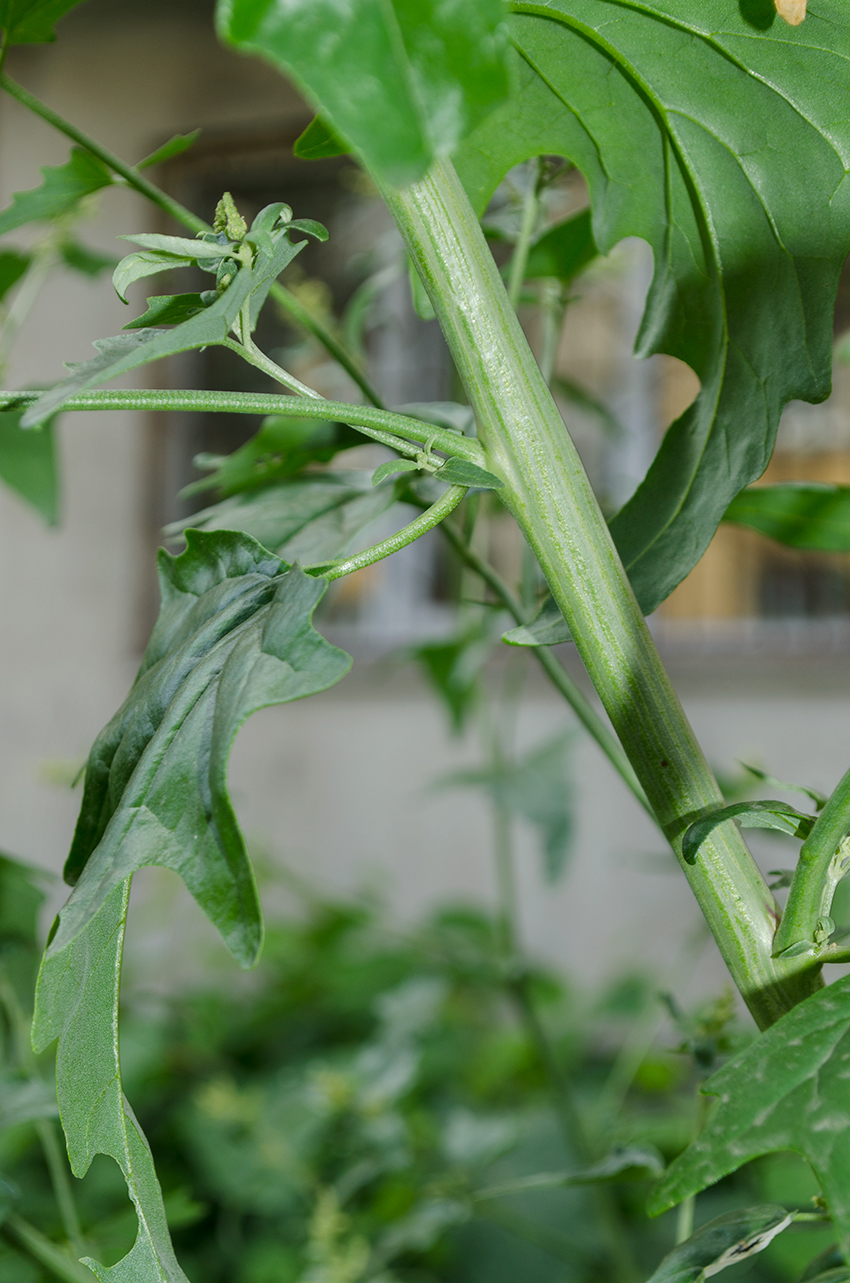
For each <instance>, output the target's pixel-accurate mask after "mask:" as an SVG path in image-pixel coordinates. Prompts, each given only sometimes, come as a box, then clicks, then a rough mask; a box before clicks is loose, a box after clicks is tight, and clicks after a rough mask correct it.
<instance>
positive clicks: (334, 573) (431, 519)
mask: <svg viewBox="0 0 850 1283" xmlns="http://www.w3.org/2000/svg"><path fill="white" fill-rule="evenodd" d="M467 489H468V487H467V486H449V488H448V490H447V491H446V493H445V494H444V495H441V496H440V498H439V499H438V500H437V502H436V503H434V504H432V505H431V507H430V508H428V509H426V511H425V512H423V513H421V514H420V515H419V516H418V517H416V518H415V519H414V520H413V521H411V522H410V524H409V525H407V526H404V527H402V529H401V530H397V531H396V533H395V534H394V535H390V536H389V538H387V539H382V540H381V542H380V543H376V544H373V545H372V547H371V548H365V549H364V550H363V552H357V553H355V554H354V556H353V557H346V558H345V560H344V561H336V562H333V563H331V564H330V565H328V564H327V563H325V564H324V565H319V566H305V567H304V569H305V571H306V572H307V574H310V575H318V576H320V577H321V578H322V579H342V578H343V576H344V575H350V574H352V572H353V571H355V570H362V569H363V567H364V566H372V565H374V563H375V562H376V561H383V559H384V557H389V556H390V555H391V554H392V553H394V552H399V551H400V549H402V548H406V547H407V545H408V544H409V543H413V541H414V539H419V538H420V537H421V536H422V535H425V534H427V533H428V531H429V530H433V529H434V527H435V526H437V525H439V524H440V522H441V521H442V520H443V519H444V518H445V517H447V516H448V515H449V513H450V512H453V511H454V510H455V508H456V507H457V506H458V504H459V503H460V502H461V500H462V499H463V497H464V495H465V494H466V492H467Z"/></svg>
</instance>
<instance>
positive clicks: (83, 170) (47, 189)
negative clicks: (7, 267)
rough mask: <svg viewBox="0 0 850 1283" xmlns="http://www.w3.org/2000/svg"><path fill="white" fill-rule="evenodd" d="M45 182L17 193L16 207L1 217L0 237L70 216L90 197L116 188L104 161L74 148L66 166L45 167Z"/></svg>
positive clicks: (13, 202)
mask: <svg viewBox="0 0 850 1283" xmlns="http://www.w3.org/2000/svg"><path fill="white" fill-rule="evenodd" d="M41 173H42V175H43V177H44V182H43V183H42V184H41V186H40V187H33V188H32V189H31V190H30V191H28V192H15V194H14V195H13V197H12V203H11V205H10V206H9V207H8V208H7V209H4V210H3V212H2V213H0V236H5V234H6V233H7V232H11V231H14V229H15V228H16V227H23V226H24V225H25V224H26V223H38V222H45V221H47V220H49V219H52V218H59V217H60V215H62V214H68V213H70V211H71V210H73V209H74V208H75V207H76V205H77V204H78V203H79V202H80V201H81V200H83V198H84V197H86V196H91V195H92V193H93V192H98V191H100V189H101V188H102V187H109V186H111V184H112V175H111V173H110V171H109V170H108V169H107V168H106V166H105V165H104V164H103V162H102V161H100V160H98V159H97V157H96V156H92V154H91V153H90V152H87V151H83V149H82V147H72V148H71V159H70V160H69V161H67V162H66V163H65V164H64V165H56V166H50V165H48V166H43V167H42V170H41Z"/></svg>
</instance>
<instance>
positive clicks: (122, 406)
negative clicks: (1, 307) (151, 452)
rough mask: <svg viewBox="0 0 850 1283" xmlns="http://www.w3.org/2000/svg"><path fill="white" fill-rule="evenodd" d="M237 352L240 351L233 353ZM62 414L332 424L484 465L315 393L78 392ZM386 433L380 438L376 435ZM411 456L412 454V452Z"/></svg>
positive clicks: (7, 398)
mask: <svg viewBox="0 0 850 1283" xmlns="http://www.w3.org/2000/svg"><path fill="white" fill-rule="evenodd" d="M239 351H240V352H241V348H240V349H239ZM40 396H41V393H40V392H27V391H24V392H0V410H17V409H21V408H22V407H23V406H27V405H32V403H33V402H34V401H37V400H38V398H39V397H40ZM65 410H175V411H176V410H189V411H196V412H198V413H203V414H278V415H282V416H284V417H288V418H292V419H333V420H335V421H338V422H340V423H348V424H349V425H350V426H351V427H354V428H358V429H361V430H363V432H364V435H366V436H375V437H376V439H377V440H380V441H382V442H383V444H385V445H390V446H392V447H393V449H399V448H400V444H401V443H402V442H403V441H405V440H410V441H418V442H419V443H420V444H422V445H425V444H427V443H428V442H430V443H431V445H432V446H435V447H436V448H437V449H438V450H442V451H443V452H444V453H445V454H448V455H456V456H457V457H458V458H461V459H468V460H469V462H470V463H475V464H478V465H479V467H480V466H483V463H484V451H483V450H482V449H481V446H480V445H479V444H478V442H477V441H476V440H474V438H472V437H464V436H461V435H460V433H457V432H451V431H449V429H448V428H437V427H435V426H434V425H433V424H432V423H423V422H422V420H421V419H411V418H409V417H408V416H407V415H406V414H393V413H392V412H391V411H389V410H376V409H373V408H372V407H371V406H368V405H352V404H350V403H349V402H346V401H326V400H325V399H324V398H319V397H318V394H315V395H314V396H312V397H306V396H304V397H294V396H279V395H276V394H274V393H270V394H269V395H266V394H265V393H262V392H194V391H171V390H169V389H162V390H157V391H150V390H146V389H133V390H131V391H127V392H117V391H116V392H111V391H106V392H82V393H79V394H78V395H77V396H72V397H69V398H68V400H67V401H65V402H64V403H63V405H62V412H63V413H64V412H65ZM378 432H384V433H386V434H387V436H386V438H385V437H383V436H377V433H378ZM414 453H415V452H414Z"/></svg>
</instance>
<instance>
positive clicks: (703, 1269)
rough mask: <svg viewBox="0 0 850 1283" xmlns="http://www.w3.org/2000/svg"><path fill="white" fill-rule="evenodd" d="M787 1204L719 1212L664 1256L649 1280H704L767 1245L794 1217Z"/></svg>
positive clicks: (686, 1282)
mask: <svg viewBox="0 0 850 1283" xmlns="http://www.w3.org/2000/svg"><path fill="white" fill-rule="evenodd" d="M793 1219H794V1216H793V1213H791V1212H786V1210H785V1208H784V1207H777V1206H775V1205H773V1204H770V1203H768V1204H766V1205H765V1206H763V1207H745V1208H742V1209H741V1210H740V1211H737V1212H727V1213H726V1215H725V1216H718V1217H717V1219H716V1220H713V1221H709V1222H708V1224H707V1225H703V1226H701V1227H700V1229H698V1230H697V1232H696V1234H694V1235H693V1236H692V1237H691V1238H689V1239H687V1240H686V1241H685V1242H684V1243H680V1244H679V1246H678V1247H674V1248H673V1251H672V1252H670V1253H669V1255H668V1256H665V1258H664V1260H663V1261H662V1262H661V1264H660V1266H659V1267H658V1269H657V1270H656V1271H655V1273H654V1274H653V1276H652V1278H651V1279H650V1280H649V1283H702V1281H703V1279H708V1278H711V1276H712V1275H714V1274H719V1273H720V1272H721V1270H725V1269H727V1268H728V1267H729V1266H730V1265H737V1264H738V1262H739V1261H745V1260H747V1258H748V1257H750V1256H754V1255H755V1254H756V1253H757V1252H763V1251H764V1249H765V1248H766V1247H767V1246H768V1244H769V1243H771V1242H772V1240H773V1239H775V1238H776V1235H777V1234H781V1233H782V1231H783V1230H784V1229H787V1228H788V1226H789V1225H790V1224H791V1222H792V1221H793Z"/></svg>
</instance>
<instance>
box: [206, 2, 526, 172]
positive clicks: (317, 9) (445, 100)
mask: <svg viewBox="0 0 850 1283" xmlns="http://www.w3.org/2000/svg"><path fill="white" fill-rule="evenodd" d="M504 16H505V15H504V8H503V5H502V3H501V0H466V2H465V3H464V4H463V5H456V4H451V5H446V4H443V3H440V0H385V2H384V3H381V4H375V3H374V0H352V3H349V4H346V5H345V7H344V8H343V7H341V6H340V5H339V4H337V3H336V2H335V0H288V2H287V3H283V0H219V3H218V8H217V24H218V30H219V33H220V35H221V36H222V37H223V38H224V39H225V40H227V41H229V42H230V43H231V44H234V45H236V46H237V47H238V48H241V49H245V50H249V51H252V52H255V53H259V54H262V55H263V56H264V57H265V58H267V59H269V61H271V62H272V63H274V64H275V65H276V66H278V67H280V68H282V69H283V70H285V71H286V72H287V73H288V74H290V75H291V76H292V77H293V79H295V80H296V81H297V83H298V84H299V85H300V86H301V88H302V89H303V91H304V93H305V94H306V96H307V97H308V98H309V99H310V100H312V101H313V102H314V103H317V104H318V105H319V106H320V108H321V113H322V116H323V117H324V118H325V120H326V121H327V122H328V125H329V127H330V128H331V129H332V130H333V132H334V133H336V134H337V135H338V136H339V137H340V138H342V139H343V140H345V142H346V143H347V144H350V145H351V146H352V147H353V148H354V149H356V150H357V151H359V152H360V153H361V155H362V156H363V158H364V160H365V162H366V164H367V166H368V167H369V168H370V169H371V170H373V171H374V172H375V173H376V174H378V175H379V176H380V177H381V178H383V179H384V180H385V181H386V182H390V183H396V184H399V185H400V184H404V183H409V182H413V181H414V180H415V179H417V178H420V177H421V176H422V174H424V172H425V170H426V169H427V168H428V166H429V164H430V163H431V161H432V160H433V159H434V157H435V156H438V155H445V154H446V153H448V152H450V151H451V150H452V148H453V147H455V146H456V145H457V144H458V143H459V142H460V140H461V139H462V138H463V137H465V135H466V134H467V133H468V132H469V130H470V129H471V128H473V127H474V126H475V125H476V124H477V123H478V122H479V121H480V120H482V119H483V118H484V117H485V116H486V115H487V114H488V113H489V112H490V111H492V109H493V107H495V106H496V104H497V103H499V102H501V101H502V100H503V99H504V98H505V96H506V94H507V90H508V74H507V67H506V51H507V32H506V30H505V24H504Z"/></svg>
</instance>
